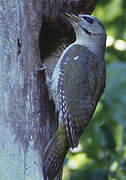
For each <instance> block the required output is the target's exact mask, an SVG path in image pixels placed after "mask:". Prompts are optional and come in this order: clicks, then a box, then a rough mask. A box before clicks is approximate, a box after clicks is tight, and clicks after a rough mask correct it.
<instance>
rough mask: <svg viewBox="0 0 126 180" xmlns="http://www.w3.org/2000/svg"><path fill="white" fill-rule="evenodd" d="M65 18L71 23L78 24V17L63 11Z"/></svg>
mask: <svg viewBox="0 0 126 180" xmlns="http://www.w3.org/2000/svg"><path fill="white" fill-rule="evenodd" d="M64 14H65V16H66V17H67V18H68V19H69V20H70V21H71V20H72V21H74V22H79V21H80V20H81V18H80V17H78V16H76V15H74V14H73V13H71V12H68V11H65V12H64Z"/></svg>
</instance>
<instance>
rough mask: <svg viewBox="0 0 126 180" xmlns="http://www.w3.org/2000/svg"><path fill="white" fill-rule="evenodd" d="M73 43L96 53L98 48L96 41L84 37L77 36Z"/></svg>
mask: <svg viewBox="0 0 126 180" xmlns="http://www.w3.org/2000/svg"><path fill="white" fill-rule="evenodd" d="M75 44H79V45H81V46H85V47H87V48H88V49H89V50H90V51H91V52H92V53H94V54H98V52H99V48H100V46H99V43H98V42H97V41H95V40H92V39H89V38H86V37H84V38H81V37H78V38H77V39H76V41H75Z"/></svg>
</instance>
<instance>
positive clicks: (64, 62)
mask: <svg viewBox="0 0 126 180" xmlns="http://www.w3.org/2000/svg"><path fill="white" fill-rule="evenodd" d="M64 14H65V16H66V18H67V19H68V21H69V22H70V23H71V24H72V26H73V29H74V31H75V34H76V40H75V42H74V43H72V44H71V45H69V46H68V47H67V48H66V49H65V50H64V51H63V53H62V55H61V57H60V59H59V61H58V63H57V65H56V67H55V69H54V72H53V74H52V78H51V79H49V77H48V74H47V70H46V84H47V86H48V90H49V96H50V98H52V99H53V101H54V103H55V107H56V111H57V112H58V114H59V117H58V121H59V125H58V128H57V131H56V133H55V134H54V136H53V137H52V139H51V140H50V142H49V143H48V145H47V146H46V148H45V152H44V161H43V172H44V176H45V177H46V178H47V177H48V179H50V180H51V179H53V178H54V177H55V176H56V175H57V173H58V170H59V169H60V167H61V166H62V165H63V161H64V158H65V155H66V153H67V152H68V150H69V148H70V147H71V148H74V147H77V146H78V141H79V137H80V136H81V134H82V133H83V132H84V130H85V129H86V127H87V125H88V123H89V121H90V119H91V118H92V116H93V113H94V111H95V109H96V105H97V103H98V101H99V99H100V97H101V95H102V93H103V91H104V88H105V79H106V67H105V61H104V53H105V44H106V33H105V29H104V26H103V25H102V23H101V22H100V21H99V20H98V19H97V18H95V17H93V16H91V15H85V14H84V15H82V14H79V15H74V14H73V13H70V12H64Z"/></svg>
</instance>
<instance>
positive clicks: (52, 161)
mask: <svg viewBox="0 0 126 180" xmlns="http://www.w3.org/2000/svg"><path fill="white" fill-rule="evenodd" d="M68 149H69V144H68V141H67V138H66V134H63V135H62V134H60V133H59V132H58V133H56V134H55V135H54V136H53V138H52V139H51V140H50V142H49V143H48V145H47V147H46V149H45V151H44V160H43V173H44V177H45V179H46V178H47V177H48V178H49V179H52V178H54V177H55V176H56V175H57V173H58V172H59V170H60V168H61V167H62V165H63V162H64V158H65V156H66V153H67V151H68Z"/></svg>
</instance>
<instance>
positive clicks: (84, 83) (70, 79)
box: [58, 45, 104, 148]
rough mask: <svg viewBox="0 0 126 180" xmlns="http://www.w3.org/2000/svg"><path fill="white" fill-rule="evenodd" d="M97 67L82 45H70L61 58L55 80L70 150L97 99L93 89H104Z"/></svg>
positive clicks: (95, 61) (89, 53)
mask: <svg viewBox="0 0 126 180" xmlns="http://www.w3.org/2000/svg"><path fill="white" fill-rule="evenodd" d="M97 66H99V65H98V63H97V58H96V56H95V55H93V54H92V53H91V52H89V50H88V49H87V48H86V47H84V46H80V45H73V46H72V47H71V48H70V49H69V50H68V51H67V52H66V53H65V54H64V56H63V57H62V61H61V65H60V75H59V79H58V90H59V96H60V109H61V111H62V118H63V120H64V123H65V128H66V134H67V137H68V141H69V144H70V146H71V147H72V148H74V147H77V145H78V139H79V136H80V135H81V134H82V132H83V131H84V129H85V128H86V126H87V124H88V122H89V120H90V119H91V117H92V115H93V113H94V110H95V107H96V104H97V101H98V100H99V98H100V97H98V96H101V94H99V93H98V92H97V95H96V94H95V92H96V89H97V88H98V89H104V88H102V86H103V85H102V84H103V83H102V82H101V81H102V78H99V77H98V76H99V73H98V72H97V69H98V67H97ZM98 78H99V82H98ZM103 81H104V79H103ZM98 91H99V90H98ZM95 96H97V97H96V98H94V97H95Z"/></svg>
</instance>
